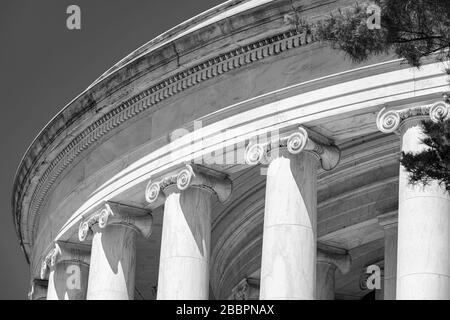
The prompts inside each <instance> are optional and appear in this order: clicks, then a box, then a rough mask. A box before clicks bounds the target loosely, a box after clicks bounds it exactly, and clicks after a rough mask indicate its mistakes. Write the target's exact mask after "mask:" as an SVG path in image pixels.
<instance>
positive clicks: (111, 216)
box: [78, 202, 153, 241]
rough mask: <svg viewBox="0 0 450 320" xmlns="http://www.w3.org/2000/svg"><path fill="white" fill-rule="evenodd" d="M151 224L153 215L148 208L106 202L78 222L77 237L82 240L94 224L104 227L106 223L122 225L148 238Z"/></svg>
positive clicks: (90, 231)
mask: <svg viewBox="0 0 450 320" xmlns="http://www.w3.org/2000/svg"><path fill="white" fill-rule="evenodd" d="M152 224H153V216H152V215H151V213H150V212H149V211H148V210H145V209H141V208H136V207H131V206H127V205H122V204H119V203H114V202H107V203H105V205H104V206H103V207H102V208H101V209H100V210H98V211H96V212H95V213H94V214H92V215H90V216H89V217H87V218H86V219H85V220H84V221H82V222H81V223H80V226H79V229H78V238H79V240H80V241H84V240H85V239H86V238H87V236H88V235H89V234H90V233H92V230H93V228H94V226H98V227H99V228H100V229H104V228H106V227H107V226H108V225H123V226H125V227H128V228H132V229H134V230H135V231H136V232H138V233H140V234H142V235H143V236H144V237H145V238H148V237H150V235H151V233H152Z"/></svg>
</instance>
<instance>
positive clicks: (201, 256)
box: [157, 187, 213, 300]
mask: <svg viewBox="0 0 450 320" xmlns="http://www.w3.org/2000/svg"><path fill="white" fill-rule="evenodd" d="M212 195H213V193H212V192H211V191H207V190H205V189H200V188H193V187H190V188H188V189H186V190H184V191H182V192H181V193H175V192H174V193H171V194H169V195H168V196H167V198H166V202H165V207H164V219H163V231H162V240H161V255H160V262H159V263H160V264H159V278H158V292H157V299H158V300H180V299H186V300H206V299H208V298H209V257H210V241H211V218H210V215H211V197H212Z"/></svg>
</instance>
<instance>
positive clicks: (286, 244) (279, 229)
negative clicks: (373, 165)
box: [246, 127, 339, 299]
mask: <svg viewBox="0 0 450 320" xmlns="http://www.w3.org/2000/svg"><path fill="white" fill-rule="evenodd" d="M246 161H247V163H248V164H251V165H255V164H258V163H266V164H268V170H267V181H266V198H265V212H264V231H263V247H262V263H261V290H260V299H314V298H315V287H316V215H317V212H316V211H317V194H316V188H317V167H318V164H319V163H321V164H322V167H323V168H324V169H327V170H330V169H332V168H334V167H335V166H336V165H337V163H338V161H339V150H338V149H337V148H336V147H334V146H325V145H321V144H318V143H315V142H314V141H312V140H311V139H310V138H309V137H308V133H307V131H306V130H305V129H304V128H301V127H300V128H299V129H298V131H297V132H295V133H293V134H291V135H290V136H289V137H288V138H283V139H281V140H280V141H276V142H275V144H274V142H270V143H267V144H255V145H249V146H248V148H247V155H246Z"/></svg>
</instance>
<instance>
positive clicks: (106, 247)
mask: <svg viewBox="0 0 450 320" xmlns="http://www.w3.org/2000/svg"><path fill="white" fill-rule="evenodd" d="M152 221H153V217H152V215H151V214H150V213H149V212H147V211H145V210H142V209H139V208H132V207H129V206H124V205H119V204H115V203H107V204H105V207H104V208H103V209H102V210H101V211H100V212H99V213H96V214H94V215H93V216H91V217H89V218H88V219H87V220H85V221H84V222H82V223H81V224H80V231H79V238H80V240H81V241H84V240H85V239H86V236H87V235H88V233H89V232H90V230H92V231H93V238H92V249H91V266H90V269H89V283H88V289H87V300H133V299H134V284H135V268H136V248H135V236H136V234H137V233H138V234H141V235H143V236H144V237H146V238H148V237H150V234H151V230H152Z"/></svg>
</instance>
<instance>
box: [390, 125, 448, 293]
mask: <svg viewBox="0 0 450 320" xmlns="http://www.w3.org/2000/svg"><path fill="white" fill-rule="evenodd" d="M422 137H423V134H422V132H421V128H420V127H419V126H418V125H413V126H411V127H410V128H408V129H406V131H405V132H404V134H403V138H402V139H403V141H402V142H403V144H402V150H403V151H405V152H408V151H411V152H419V151H421V150H423V149H424V148H425V145H424V144H422V143H421V142H420V139H421V138H422ZM397 299H398V300H399V299H400V300H404V299H413V300H418V299H427V300H428V299H446V300H447V299H450V196H449V195H448V194H446V193H445V190H443V189H442V188H440V187H438V186H437V184H435V183H433V184H431V185H429V186H426V187H422V186H415V187H413V186H411V185H409V184H408V174H407V172H406V171H405V170H404V169H403V168H401V169H400V182H399V213H398V262H397Z"/></svg>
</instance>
